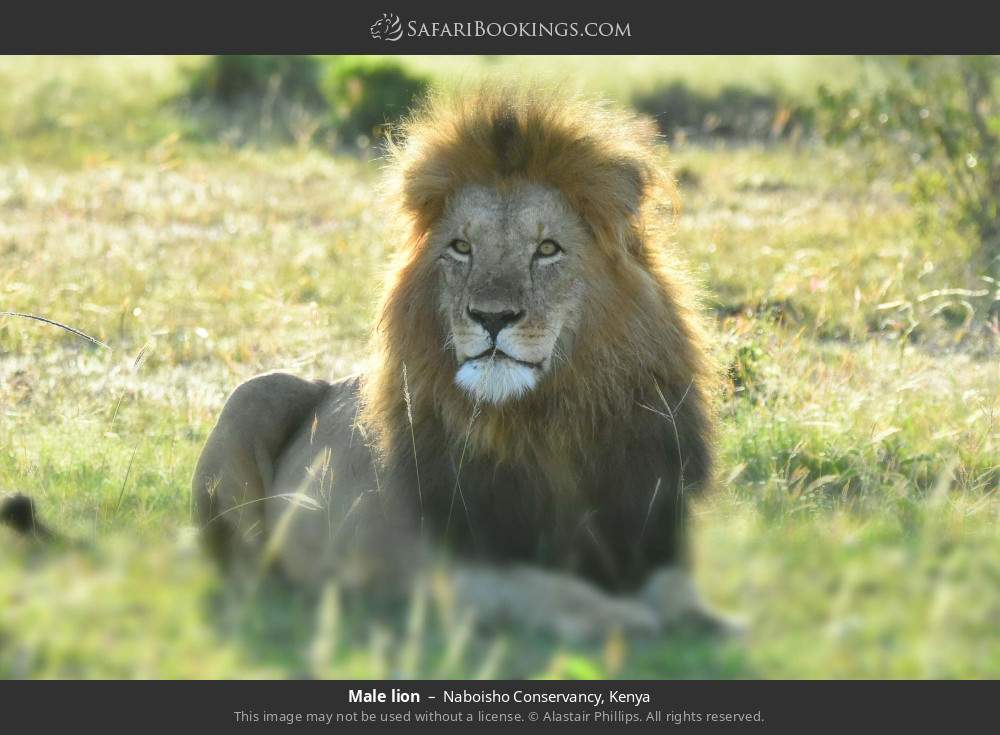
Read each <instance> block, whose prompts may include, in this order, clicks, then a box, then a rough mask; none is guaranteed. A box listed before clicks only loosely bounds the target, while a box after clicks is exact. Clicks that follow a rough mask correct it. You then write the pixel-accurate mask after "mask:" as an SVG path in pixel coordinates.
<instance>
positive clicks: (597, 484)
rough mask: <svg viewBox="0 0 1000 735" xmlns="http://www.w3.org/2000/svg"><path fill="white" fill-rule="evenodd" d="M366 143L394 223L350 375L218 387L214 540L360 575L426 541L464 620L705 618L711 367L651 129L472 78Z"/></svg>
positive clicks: (573, 623) (576, 102)
mask: <svg viewBox="0 0 1000 735" xmlns="http://www.w3.org/2000/svg"><path fill="white" fill-rule="evenodd" d="M390 154H391V167H390V182H391V187H390V195H389V201H390V202H391V203H392V204H393V205H394V207H395V209H394V213H395V216H396V217H397V218H399V221H400V222H401V223H403V224H404V225H405V227H406V230H407V233H408V235H407V239H406V241H405V242H404V243H402V248H401V253H400V257H399V260H398V263H397V264H396V267H395V270H394V272H393V273H392V275H391V277H390V278H389V279H388V284H387V286H386V288H385V291H384V294H383V297H382V304H381V316H380V318H379V319H378V322H377V327H376V329H375V333H374V337H373V346H374V357H375V359H374V365H373V367H372V368H371V371H370V372H369V373H368V374H366V375H363V376H356V377H349V378H345V379H343V380H340V381H338V382H335V383H326V382H323V381H307V380H302V379H300V378H296V377H293V376H291V375H285V374H269V375H263V376H260V377H256V378H254V379H252V380H250V381H248V382H246V383H244V384H243V385H241V386H240V387H239V388H237V389H236V391H235V392H234V393H233V395H232V396H231V397H230V399H229V401H228V403H227V404H226V406H225V409H224V410H223V412H222V416H221V418H220V419H219V422H218V425H217V426H216V427H215V429H214V431H213V432H212V434H211V436H210V437H209V439H208V443H207V445H206V447H205V450H204V453H203V454H202V456H201V459H200V461H199V463H198V467H197V471H196V473H195V476H194V493H195V496H196V499H197V505H198V509H199V512H200V516H201V519H202V521H203V523H204V525H205V531H206V534H207V538H208V540H209V542H210V543H211V545H212V547H213V548H214V550H215V551H216V552H217V553H218V555H219V556H220V557H221V558H223V559H226V560H229V561H230V562H235V563H240V562H241V561H242V562H245V561H246V560H255V562H254V563H257V561H258V560H260V559H263V560H264V561H265V562H267V563H270V562H273V563H274V565H275V566H277V567H278V568H280V570H282V571H283V572H284V573H285V574H286V575H287V576H288V577H290V578H292V579H293V580H297V581H300V582H302V583H306V584H315V583H317V582H320V581H322V580H324V579H327V578H328V577H331V576H334V577H336V578H337V579H338V580H343V581H347V582H350V583H353V582H356V581H358V580H370V581H376V582H377V583H378V586H382V587H385V586H386V583H387V581H388V580H392V581H393V582H394V583H395V582H397V581H399V580H400V579H402V580H403V581H405V580H406V579H409V578H412V577H413V576H414V575H415V574H416V572H417V571H419V569H420V568H421V564H422V562H421V561H420V560H421V559H422V558H425V555H426V552H427V551H428V550H445V551H447V552H450V557H451V559H452V560H453V561H454V563H455V568H454V574H453V577H452V578H453V580H454V591H455V593H456V596H457V598H458V600H459V602H460V603H461V604H465V605H469V606H471V608H472V609H473V611H474V613H476V614H478V616H479V617H480V618H481V619H486V620H497V619H505V620H510V621H513V622H515V623H520V624H522V625H530V626H542V627H547V628H548V629H550V630H555V631H556V632H560V633H564V634H567V635H572V636H594V635H601V634H604V633H606V632H608V631H610V630H611V629H614V628H621V629H625V630H627V631H636V632H647V633H648V632H653V631H656V630H658V629H661V628H663V627H665V626H669V625H673V624H675V623H678V622H680V621H698V622H710V621H712V620H714V618H712V617H711V616H710V615H708V614H707V613H706V612H705V610H704V608H703V607H702V606H701V605H700V604H699V602H698V599H697V597H696V595H695V594H694V591H693V589H692V586H691V584H690V582H689V578H688V576H687V574H686V571H685V567H686V565H685V554H684V553H683V551H684V543H683V535H684V527H685V514H686V510H687V506H688V500H689V498H690V497H691V495H693V494H694V492H695V491H696V490H698V489H699V488H700V487H703V486H704V485H706V483H708V482H709V478H710V471H711V430H712V420H711V411H710V407H709V398H708V394H709V392H710V390H709V383H710V376H711V374H712V370H711V368H710V366H709V361H708V359H707V356H706V350H705V347H704V344H703V338H702V336H701V332H700V327H699V325H698V319H697V315H696V310H695V306H696V304H695V301H694V297H693V294H692V291H691V289H690V287H689V286H688V284H687V282H686V278H685V276H684V274H683V273H682V271H681V269H680V268H679V267H678V265H677V264H676V263H675V262H674V261H673V259H671V258H670V257H669V255H668V254H667V253H666V252H665V250H664V246H665V242H664V235H663V234H662V228H661V227H659V225H660V223H661V222H662V221H664V220H665V219H668V210H669V208H670V207H671V205H672V198H673V194H674V189H673V185H672V182H671V181H670V179H669V178H667V177H666V176H665V174H664V172H663V171H662V169H661V166H660V163H659V158H660V155H661V154H660V151H659V150H658V148H657V146H656V135H655V133H654V130H653V127H652V125H651V124H650V123H648V122H646V121H644V120H641V119H639V118H636V117H634V116H632V115H630V114H627V113H624V112H620V111H614V110H612V109H609V108H608V107H606V106H604V105H602V104H600V103H595V102H588V101H586V100H581V99H576V98H566V97H563V96H559V95H553V94H551V93H538V92H525V91H517V92H512V91H510V90H488V89H487V90H481V91H478V92H476V93H474V94H470V95H465V96H459V97H450V98H449V97H444V96H437V97H433V98H432V99H430V100H428V101H427V102H425V103H424V105H423V107H422V108H421V109H420V110H418V111H417V112H416V113H415V114H414V115H413V116H412V117H411V118H410V120H409V121H408V122H407V123H405V124H404V126H403V130H402V142H401V143H399V144H391V145H390Z"/></svg>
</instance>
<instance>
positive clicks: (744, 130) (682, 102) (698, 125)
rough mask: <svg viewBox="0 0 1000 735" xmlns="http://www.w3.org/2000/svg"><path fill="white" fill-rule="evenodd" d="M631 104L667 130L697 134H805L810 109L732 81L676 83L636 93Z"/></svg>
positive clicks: (751, 136) (749, 136)
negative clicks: (706, 85) (717, 85)
mask: <svg viewBox="0 0 1000 735" xmlns="http://www.w3.org/2000/svg"><path fill="white" fill-rule="evenodd" d="M632 104H633V105H634V106H635V108H636V109H637V110H639V111H640V112H644V113H646V114H647V115H651V116H652V117H654V118H656V120H657V123H658V124H659V126H660V129H661V130H662V131H663V134H664V135H666V136H667V137H668V138H670V139H672V140H673V139H676V137H677V136H678V135H683V136H693V137H701V136H703V137H718V138H743V139H765V138H780V137H784V136H787V135H789V134H792V133H795V132H796V131H797V132H798V133H801V132H802V131H803V130H807V129H808V128H809V123H810V117H809V112H808V110H806V109H805V108H803V107H800V106H798V105H794V104H791V103H789V102H787V101H786V100H784V99H782V98H780V97H779V96H778V95H775V94H766V93H763V92H755V91H753V90H750V89H747V88H746V87H740V86H735V85H730V86H727V87H724V88H722V89H721V90H720V91H719V92H716V93H713V94H704V93H701V92H696V91H695V90H693V89H691V88H690V87H689V86H688V85H687V84H685V83H684V82H673V83H671V84H669V85H667V86H665V87H659V88H656V89H654V90H652V91H649V92H644V93H641V94H639V95H637V96H636V97H635V98H634V99H633V100H632Z"/></svg>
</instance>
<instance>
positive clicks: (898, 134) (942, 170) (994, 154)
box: [820, 56, 1000, 275]
mask: <svg viewBox="0 0 1000 735" xmlns="http://www.w3.org/2000/svg"><path fill="white" fill-rule="evenodd" d="M866 63H867V67H868V73H867V74H866V75H865V81H864V82H863V83H862V84H861V85H859V86H857V87H855V88H853V89H850V90H846V91H843V92H839V93H833V92H830V91H829V90H827V89H825V88H821V90H820V109H821V114H822V118H823V125H824V128H825V134H826V137H827V139H828V140H829V141H831V142H834V143H841V142H844V141H847V140H853V141H857V142H859V143H860V144H861V145H862V146H863V147H864V148H866V149H867V150H869V151H870V152H872V153H873V154H874V156H875V161H876V162H878V163H883V164H889V165H892V164H895V165H900V166H902V167H903V168H904V169H905V170H908V171H909V172H911V173H912V176H911V177H909V180H908V181H907V182H906V183H905V184H904V185H903V188H904V189H905V190H906V192H907V193H908V194H909V195H910V197H911V199H912V200H913V202H914V204H915V205H917V206H918V208H919V209H920V211H921V212H922V213H923V214H924V216H925V218H927V217H930V218H932V219H934V220H940V219H941V218H942V215H943V216H944V217H945V218H946V219H947V220H951V221H953V223H956V224H958V225H959V226H962V227H968V228H970V229H971V230H972V232H973V233H974V234H975V236H976V237H977V238H978V242H979V244H980V248H979V251H980V252H981V254H982V256H983V260H984V263H985V266H986V267H987V269H988V270H992V271H993V275H997V272H998V270H1000V96H998V94H1000V57H997V56H993V57H985V56H979V57H975V56H961V57H927V56H923V57H902V58H879V59H871V60H868V61H867V62H866Z"/></svg>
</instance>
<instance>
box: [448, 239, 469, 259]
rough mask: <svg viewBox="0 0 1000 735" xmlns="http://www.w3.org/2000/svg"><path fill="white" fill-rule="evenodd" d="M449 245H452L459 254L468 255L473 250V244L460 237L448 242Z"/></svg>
mask: <svg viewBox="0 0 1000 735" xmlns="http://www.w3.org/2000/svg"><path fill="white" fill-rule="evenodd" d="M448 247H450V248H451V249H452V250H454V251H455V252H456V253H458V254H459V255H468V254H469V253H471V252H472V246H471V245H470V244H469V243H467V242H466V241H465V240H458V239H455V240H452V241H451V242H450V243H448Z"/></svg>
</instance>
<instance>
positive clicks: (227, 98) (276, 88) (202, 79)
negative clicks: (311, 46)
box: [189, 55, 322, 104]
mask: <svg viewBox="0 0 1000 735" xmlns="http://www.w3.org/2000/svg"><path fill="white" fill-rule="evenodd" d="M321 68H322V65H321V64H320V63H319V61H318V60H317V59H316V57H314V56H252V55H229V56H213V57H212V58H211V59H210V60H209V61H208V63H207V64H205V65H204V66H201V67H199V68H197V69H196V70H194V72H192V74H191V80H190V83H189V92H190V95H191V97H192V98H194V99H197V100H204V99H209V100H212V101H215V102H219V103H223V104H232V103H234V102H236V101H238V100H241V99H243V98H247V97H256V96H262V95H267V94H269V95H275V96H279V95H280V96H282V97H285V98H287V99H290V100H296V101H298V102H300V103H305V104H316V103H319V102H321V100H322V95H321V94H320V90H319V76H320V70H321Z"/></svg>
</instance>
